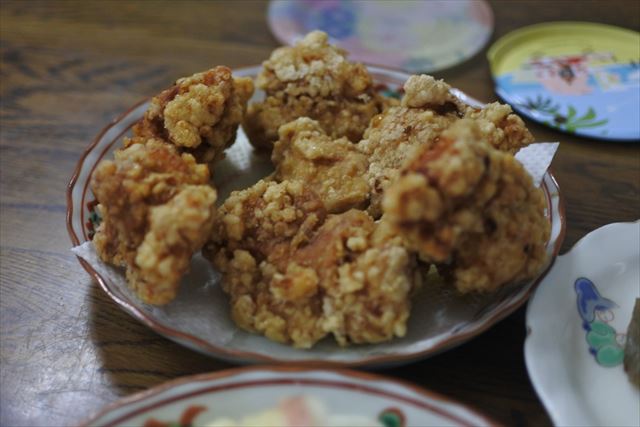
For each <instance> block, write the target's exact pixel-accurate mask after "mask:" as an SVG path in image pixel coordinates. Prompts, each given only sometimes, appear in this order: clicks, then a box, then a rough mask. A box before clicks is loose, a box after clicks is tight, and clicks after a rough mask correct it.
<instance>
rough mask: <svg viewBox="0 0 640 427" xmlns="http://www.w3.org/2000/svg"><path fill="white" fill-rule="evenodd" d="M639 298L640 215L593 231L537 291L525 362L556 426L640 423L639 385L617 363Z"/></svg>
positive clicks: (620, 361) (531, 308)
mask: <svg viewBox="0 0 640 427" xmlns="http://www.w3.org/2000/svg"><path fill="white" fill-rule="evenodd" d="M638 297H640V221H636V222H633V223H615V224H609V225H606V226H604V227H602V228H599V229H597V230H595V231H592V232H591V233H589V234H588V235H586V236H585V237H583V238H582V239H581V240H580V241H579V242H578V243H577V244H576V245H575V246H574V247H573V249H571V251H569V252H568V253H567V254H565V255H562V256H560V257H558V259H557V260H556V263H555V264H554V266H553V268H552V270H551V271H550V273H549V274H548V275H547V276H546V277H545V279H544V280H543V282H542V283H541V284H540V286H539V287H538V289H537V290H536V292H535V295H534V296H533V298H532V299H531V301H530V302H529V306H528V309H527V330H528V335H527V340H526V341H525V360H526V364H527V369H528V371H529V376H530V377H531V381H532V383H533V385H534V387H535V389H536V391H537V393H538V395H539V396H540V399H541V400H542V402H543V404H544V405H545V407H546V409H547V411H548V412H549V415H550V416H551V418H552V420H553V422H554V424H556V425H616V426H623V425H633V426H638V425H640V390H639V389H638V387H637V386H635V385H633V384H632V382H631V381H630V379H629V377H628V376H627V374H626V373H625V369H624V363H623V361H624V356H625V351H627V352H628V351H629V348H628V347H627V346H626V340H627V331H628V328H629V325H630V321H631V314H632V311H633V307H634V303H635V300H636V298H638ZM636 345H637V343H636ZM625 347H626V348H625ZM636 351H638V349H636Z"/></svg>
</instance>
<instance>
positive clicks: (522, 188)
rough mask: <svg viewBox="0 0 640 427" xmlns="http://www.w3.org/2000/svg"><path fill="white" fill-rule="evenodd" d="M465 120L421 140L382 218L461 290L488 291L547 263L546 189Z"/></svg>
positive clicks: (386, 202) (391, 188)
mask: <svg viewBox="0 0 640 427" xmlns="http://www.w3.org/2000/svg"><path fill="white" fill-rule="evenodd" d="M483 136H484V134H483V131H482V130H481V129H480V128H479V126H478V124H477V123H476V122H473V121H471V120H461V121H459V122H458V123H456V124H455V125H454V126H452V127H451V128H450V129H449V130H447V131H446V132H444V133H443V134H442V136H441V138H440V140H439V141H438V142H437V143H435V144H434V145H432V146H429V145H423V146H421V147H420V148H419V149H418V150H416V152H415V153H414V155H413V157H412V158H411V159H410V161H409V162H408V163H407V165H406V166H405V167H404V168H403V170H402V176H401V177H400V178H398V179H397V181H395V182H394V183H393V184H391V185H390V186H389V188H388V189H387V192H386V194H385V198H384V202H383V208H384V212H385V215H387V216H388V219H389V220H390V222H391V223H392V224H393V225H394V226H395V227H396V229H397V231H398V232H399V233H401V234H402V235H403V236H405V237H406V239H407V241H408V244H409V246H410V248H411V249H413V250H415V251H417V252H418V253H419V255H420V257H421V259H423V260H425V261H428V262H435V263H439V264H440V266H439V267H440V270H441V271H443V272H445V276H446V277H447V279H448V281H449V282H451V283H452V284H453V285H455V287H456V288H457V289H458V290H459V291H460V292H463V293H465V292H469V291H481V292H491V291H494V290H496V289H498V288H499V287H501V286H502V285H505V284H507V283H511V282H515V281H519V280H523V279H528V278H531V277H533V276H534V275H535V274H536V273H537V272H538V271H539V270H540V268H541V267H542V266H543V265H544V263H545V262H546V251H545V246H546V242H547V240H548V238H549V232H550V224H549V221H548V220H547V218H546V217H545V214H544V209H545V206H546V205H545V201H544V194H543V192H542V190H540V189H539V188H535V187H534V186H533V183H532V180H531V177H530V176H529V174H528V173H527V171H526V170H525V169H524V168H523V166H522V165H521V164H520V163H519V162H518V161H517V160H515V158H514V157H513V156H512V155H511V154H509V153H505V152H502V151H499V150H497V149H495V148H493V147H492V146H491V145H490V144H489V143H487V142H485V141H484V140H483Z"/></svg>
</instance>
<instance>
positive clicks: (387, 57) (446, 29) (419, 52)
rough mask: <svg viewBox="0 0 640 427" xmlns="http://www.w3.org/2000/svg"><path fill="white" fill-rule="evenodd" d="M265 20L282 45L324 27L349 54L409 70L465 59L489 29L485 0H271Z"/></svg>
mask: <svg viewBox="0 0 640 427" xmlns="http://www.w3.org/2000/svg"><path fill="white" fill-rule="evenodd" d="M268 21H269V27H270V28H271V31H272V32H273V34H274V35H275V36H276V38H277V39H278V40H279V41H280V42H282V43H283V44H292V43H294V42H295V41H297V39H299V38H302V37H303V36H304V35H305V34H307V33H308V32H309V31H312V30H322V31H325V32H326V33H327V34H329V36H330V37H331V41H332V43H335V44H337V45H338V46H340V47H342V48H343V49H346V50H347V51H348V52H349V57H350V58H351V59H355V60H357V61H361V62H365V63H368V64H380V65H385V66H388V67H393V68H398V69H402V70H407V71H410V72H433V71H436V70H440V69H443V68H448V67H451V66H453V65H456V64H458V63H460V62H463V61H465V60H467V59H469V58H471V57H472V56H473V55H474V54H476V53H477V52H478V51H480V50H481V49H482V48H483V47H484V45H485V44H486V43H487V42H488V41H489V38H490V37H491V32H492V31H493V13H492V11H491V7H490V6H489V4H488V3H487V2H486V1H484V0H456V1H450V0H429V1H405V0H393V1H390V0H377V1H350V0H329V1H327V0H303V1H286V0H275V1H272V2H271V4H270V5H269V13H268Z"/></svg>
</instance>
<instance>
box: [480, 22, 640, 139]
mask: <svg viewBox="0 0 640 427" xmlns="http://www.w3.org/2000/svg"><path fill="white" fill-rule="evenodd" d="M487 56H488V58H489V62H490V65H491V73H492V74H493V79H494V81H495V84H496V92H497V93H498V95H499V96H500V97H501V98H502V99H504V100H505V101H506V102H507V103H509V104H511V106H512V107H513V108H514V109H516V110H517V111H518V112H519V113H521V114H522V115H524V116H527V117H528V118H530V119H532V120H535V121H537V122H539V123H543V124H545V125H548V126H550V127H553V128H556V129H558V130H561V131H564V132H570V133H575V134H576V135H581V136H587V137H591V138H597V139H606V140H616V141H636V142H637V141H640V120H639V119H638V118H639V117H640V33H638V32H636V31H631V30H627V29H623V28H618V27H613V26H610V25H603V24H596V23H590V22H550V23H545V24H539V25H532V26H528V27H524V28H521V29H519V30H516V31H513V32H511V33H509V34H507V35H506V36H504V37H502V38H501V39H499V40H498V41H497V42H496V43H494V44H493V46H491V48H490V49H489V52H488V53H487Z"/></svg>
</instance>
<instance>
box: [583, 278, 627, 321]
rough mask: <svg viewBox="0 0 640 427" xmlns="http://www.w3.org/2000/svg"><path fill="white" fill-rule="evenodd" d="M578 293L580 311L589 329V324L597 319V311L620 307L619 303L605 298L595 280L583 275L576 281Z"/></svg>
mask: <svg viewBox="0 0 640 427" xmlns="http://www.w3.org/2000/svg"><path fill="white" fill-rule="evenodd" d="M575 290H576V294H578V313H580V317H582V320H583V321H584V324H583V326H584V327H585V329H586V330H589V329H590V328H589V325H590V324H591V323H592V322H593V321H594V320H595V317H596V311H606V310H610V309H612V308H616V307H618V304H616V303H615V302H613V301H611V300H610V299H607V298H604V297H603V296H601V295H600V293H599V292H598V289H596V286H595V285H594V284H593V282H592V281H591V280H589V279H587V278H585V277H581V278H579V279H577V280H576V282H575Z"/></svg>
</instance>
